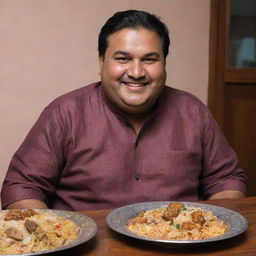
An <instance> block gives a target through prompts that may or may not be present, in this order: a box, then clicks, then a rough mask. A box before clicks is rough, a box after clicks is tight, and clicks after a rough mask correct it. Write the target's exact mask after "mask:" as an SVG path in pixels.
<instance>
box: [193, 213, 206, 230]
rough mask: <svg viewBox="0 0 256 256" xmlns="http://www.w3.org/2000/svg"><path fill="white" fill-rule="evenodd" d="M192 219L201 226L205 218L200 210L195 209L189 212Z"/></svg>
mask: <svg viewBox="0 0 256 256" xmlns="http://www.w3.org/2000/svg"><path fill="white" fill-rule="evenodd" d="M191 217H192V221H193V222H195V223H199V224H200V225H201V226H202V225H203V224H204V223H205V221H206V220H205V218H204V216H203V213H202V211H195V212H192V213H191Z"/></svg>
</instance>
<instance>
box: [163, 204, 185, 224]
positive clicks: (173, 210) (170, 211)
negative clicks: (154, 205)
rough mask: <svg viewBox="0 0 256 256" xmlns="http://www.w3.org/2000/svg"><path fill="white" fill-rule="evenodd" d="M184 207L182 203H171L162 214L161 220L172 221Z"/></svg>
mask: <svg viewBox="0 0 256 256" xmlns="http://www.w3.org/2000/svg"><path fill="white" fill-rule="evenodd" d="M183 207H184V204H182V203H171V204H169V205H168V207H167V208H166V210H165V211H164V212H163V215H162V218H163V219H164V220H166V221H172V220H173V218H174V217H177V216H178V215H179V213H180V211H181V209H182V208H183Z"/></svg>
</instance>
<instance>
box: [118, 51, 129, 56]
mask: <svg viewBox="0 0 256 256" xmlns="http://www.w3.org/2000/svg"><path fill="white" fill-rule="evenodd" d="M118 54H121V55H125V56H128V55H130V54H129V53H128V52H124V51H115V52H114V55H118Z"/></svg>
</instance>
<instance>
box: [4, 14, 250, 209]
mask: <svg viewBox="0 0 256 256" xmlns="http://www.w3.org/2000/svg"><path fill="white" fill-rule="evenodd" d="M169 44H170V41H169V35H168V30H167V28H166V26H165V25H164V24H163V23H162V22H161V21H160V20H159V19H158V18H157V17H155V16H154V15H151V14H149V13H147V12H143V11H136V10H129V11H124V12H118V13H116V14H114V15H113V16H112V17H111V18H110V19H109V20H108V21H107V22H106V24H105V25H104V26H103V27H102V29H101V32H100V35H99V44H98V50H99V64H100V76H101V81H100V82H97V83H94V84H91V85H88V86H86V87H83V88H80V89H78V90H76V91H73V92H70V93H67V94H66V95H63V96H61V97H59V98H58V99H56V100H55V101H54V102H52V103H51V104H50V105H49V106H47V107H46V108H45V109H44V111H43V112H42V114H41V115H40V117H39V119H38V121H37V122H36V124H35V125H34V126H33V128H32V129H31V131H30V132H29V134H28V136H27V137H26V139H25V140H24V142H23V143H22V145H21V146H20V148H19V149H18V150H17V152H16V153H15V155H14V156H13V159H12V161H11V164H10V167H9V169H8V172H7V175H6V178H5V180H4V183H3V188H2V194H1V196H2V206H3V208H27V207H29V208H31V207H35V208H47V207H49V208H54V209H64V210H83V209H103V208H115V207H118V206H122V205H125V204H129V203H136V202H143V201H164V200H178V201H197V200H200V199H209V198H236V197H243V196H244V195H245V193H246V179H245V175H244V172H243V171H242V170H241V169H240V168H239V166H238V160H237V157H236V155H235V153H234V151H233V150H232V149H231V148H230V147H229V145H228V144H227V141H226V139H225V138H224V136H223V134H222V133H221V131H220V129H219V128H218V126H217V124H216V122H215V121H214V119H213V117H212V116H211V114H210V112H209V111H208V109H207V108H206V107H205V106H204V105H203V104H202V103H201V102H200V101H199V100H198V99H197V98H195V97H194V96H192V95H191V94H189V93H186V92H183V91H180V90H178V89H174V88H172V87H168V86H166V85H165V81H166V69H165V63H166V57H167V55H168V50H169Z"/></svg>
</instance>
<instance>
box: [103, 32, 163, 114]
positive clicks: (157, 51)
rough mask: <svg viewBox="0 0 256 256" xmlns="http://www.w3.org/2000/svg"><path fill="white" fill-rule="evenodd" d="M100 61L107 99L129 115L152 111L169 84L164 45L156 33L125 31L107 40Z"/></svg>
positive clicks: (112, 35) (116, 33) (114, 34)
mask: <svg viewBox="0 0 256 256" xmlns="http://www.w3.org/2000/svg"><path fill="white" fill-rule="evenodd" d="M107 41H108V47H107V49H106V52H105V56H104V57H100V75H101V81H102V88H103V90H104V92H105V94H106V96H107V97H108V99H109V100H110V101H111V102H112V103H113V104H115V105H116V106H117V107H118V108H119V109H121V110H122V111H124V112H126V113H128V114H140V113H145V112H147V111H149V110H150V109H151V108H152V106H153V105H154V104H155V102H156V100H157V98H158V97H159V95H160V93H161V91H162V88H163V86H164V84H165V80H166V70H165V59H164V55H163V49H162V41H161V38H160V37H159V35H158V34H157V33H155V32H153V31H150V30H147V29H144V28H139V29H129V28H124V29H121V30H119V31H117V32H115V33H113V34H111V35H110V36H109V37H108V38H107Z"/></svg>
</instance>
